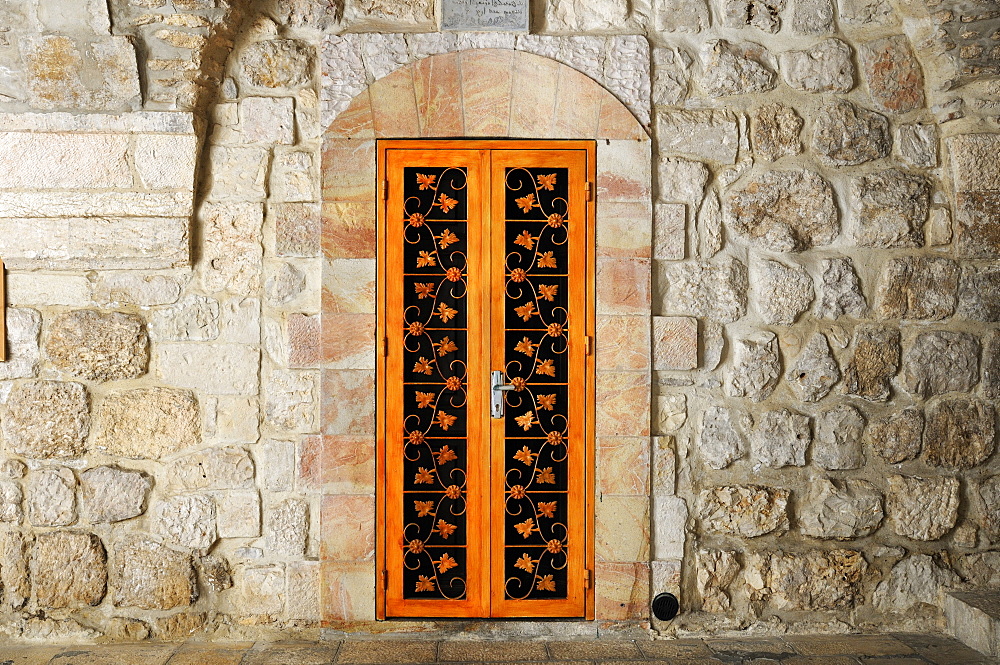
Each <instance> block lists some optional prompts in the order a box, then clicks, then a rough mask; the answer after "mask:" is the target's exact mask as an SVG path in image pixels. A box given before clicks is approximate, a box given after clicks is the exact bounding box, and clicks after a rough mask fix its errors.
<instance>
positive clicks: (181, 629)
mask: <svg viewBox="0 0 1000 665" xmlns="http://www.w3.org/2000/svg"><path fill="white" fill-rule="evenodd" d="M207 621H208V615H207V614H206V613H205V612H191V613H189V612H179V613H177V614H172V615H170V616H165V617H157V618H156V619H154V621H153V634H154V635H155V636H156V638H157V639H159V640H164V641H169V640H183V639H187V638H190V637H192V636H194V635H195V634H196V633H199V632H202V631H203V630H204V629H205V623H206V622H207ZM195 653H197V652H195Z"/></svg>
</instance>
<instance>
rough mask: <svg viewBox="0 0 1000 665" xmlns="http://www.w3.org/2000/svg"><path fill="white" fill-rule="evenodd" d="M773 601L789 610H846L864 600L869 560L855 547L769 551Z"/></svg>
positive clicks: (768, 583)
mask: <svg viewBox="0 0 1000 665" xmlns="http://www.w3.org/2000/svg"><path fill="white" fill-rule="evenodd" d="M765 557H766V561H767V564H766V565H767V569H766V574H765V575H766V576H765V578H764V579H765V581H766V582H767V587H768V588H770V590H771V605H772V606H773V607H774V608H775V609H788V610H844V609H850V608H852V607H854V606H855V605H857V604H858V603H860V602H862V601H863V595H862V593H863V592H862V585H863V583H864V582H865V578H866V573H867V571H868V562H867V561H865V557H864V555H863V554H862V553H861V552H857V551H855V550H829V551H824V550H810V551H808V552H806V553H804V554H794V553H786V552H780V551H779V552H775V553H772V554H770V555H769V556H768V555H765Z"/></svg>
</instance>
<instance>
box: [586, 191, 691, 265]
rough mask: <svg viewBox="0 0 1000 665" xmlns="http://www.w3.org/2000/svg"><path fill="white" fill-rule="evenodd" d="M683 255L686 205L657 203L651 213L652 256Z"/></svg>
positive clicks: (632, 234) (669, 259) (671, 259)
mask: <svg viewBox="0 0 1000 665" xmlns="http://www.w3.org/2000/svg"><path fill="white" fill-rule="evenodd" d="M615 231H617V232H619V233H620V232H621V231H622V229H620V228H618V229H615ZM628 235H630V236H635V235H636V234H635V233H629V234H628ZM621 240H622V239H621V238H615V239H609V243H608V244H612V243H619V242H621ZM598 244H601V243H600V242H598ZM605 251H608V250H607V249H605ZM685 256H687V206H685V205H684V204H683V203H657V204H656V208H655V209H654V213H653V258H654V259H662V260H668V261H673V260H680V259H683V258H684V257H685Z"/></svg>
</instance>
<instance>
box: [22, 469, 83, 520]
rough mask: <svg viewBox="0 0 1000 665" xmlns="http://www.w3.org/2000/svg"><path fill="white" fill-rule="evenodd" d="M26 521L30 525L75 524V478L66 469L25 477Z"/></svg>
mask: <svg viewBox="0 0 1000 665" xmlns="http://www.w3.org/2000/svg"><path fill="white" fill-rule="evenodd" d="M27 507H28V510H27V512H28V521H29V522H31V524H32V526H68V525H70V524H72V523H73V522H75V521H76V477H75V476H74V475H73V471H71V470H70V469H67V468H66V467H55V468H42V469H38V470H37V471H33V472H32V473H31V474H29V475H28V497H27Z"/></svg>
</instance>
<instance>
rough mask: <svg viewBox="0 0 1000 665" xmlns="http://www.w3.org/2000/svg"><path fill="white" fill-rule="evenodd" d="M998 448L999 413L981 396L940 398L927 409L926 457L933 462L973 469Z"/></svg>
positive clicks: (929, 462) (925, 459) (930, 462)
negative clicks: (997, 418) (997, 417)
mask: <svg viewBox="0 0 1000 665" xmlns="http://www.w3.org/2000/svg"><path fill="white" fill-rule="evenodd" d="M995 448H996V413H995V410H994V408H993V405H992V404H990V403H989V402H986V401H983V400H979V399H966V398H961V397H957V398H954V399H946V400H941V401H939V402H937V403H936V404H934V405H933V406H931V407H930V408H929V409H928V410H927V425H926V427H925V428H924V454H923V459H924V461H926V462H927V463H928V464H932V465H934V466H946V467H951V468H956V469H971V468H972V467H974V466H976V465H978V464H982V463H983V462H985V461H986V460H987V459H989V457H990V455H992V454H993V451H994V449H995Z"/></svg>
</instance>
